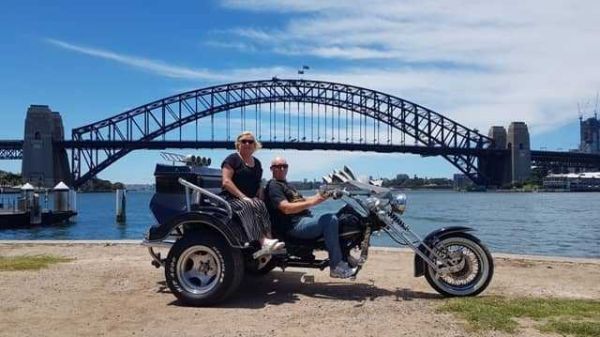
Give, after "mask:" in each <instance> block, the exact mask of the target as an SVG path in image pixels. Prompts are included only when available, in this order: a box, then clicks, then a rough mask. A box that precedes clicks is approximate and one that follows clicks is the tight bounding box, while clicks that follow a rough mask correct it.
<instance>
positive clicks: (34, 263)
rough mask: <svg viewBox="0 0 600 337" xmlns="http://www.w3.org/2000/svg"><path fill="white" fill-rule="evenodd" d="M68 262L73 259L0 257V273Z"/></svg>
mask: <svg viewBox="0 0 600 337" xmlns="http://www.w3.org/2000/svg"><path fill="white" fill-rule="evenodd" d="M70 261H73V259H69V258H65V257H59V256H52V255H33V256H30V255H20V256H0V271H14V270H39V269H41V268H47V267H48V266H49V265H51V264H56V263H61V262H70Z"/></svg>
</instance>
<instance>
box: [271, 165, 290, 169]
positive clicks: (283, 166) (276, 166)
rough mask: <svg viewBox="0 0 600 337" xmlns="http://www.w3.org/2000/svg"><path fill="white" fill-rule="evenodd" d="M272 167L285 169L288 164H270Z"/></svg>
mask: <svg viewBox="0 0 600 337" xmlns="http://www.w3.org/2000/svg"><path fill="white" fill-rule="evenodd" d="M271 168H272V169H278V170H287V168H288V164H279V165H271Z"/></svg>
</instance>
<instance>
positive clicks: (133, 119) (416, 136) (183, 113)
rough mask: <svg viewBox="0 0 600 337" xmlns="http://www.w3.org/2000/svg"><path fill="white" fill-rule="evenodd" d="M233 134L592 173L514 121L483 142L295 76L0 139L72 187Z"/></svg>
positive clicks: (481, 173) (514, 177)
mask: <svg viewBox="0 0 600 337" xmlns="http://www.w3.org/2000/svg"><path fill="white" fill-rule="evenodd" d="M242 130H250V131H252V132H253V133H254V134H255V135H256V137H257V138H258V139H259V140H260V141H261V142H262V144H263V147H264V148H267V149H297V150H337V151H369V152H384V153H412V154H418V155H422V156H441V157H443V158H445V159H446V160H447V161H448V162H449V164H451V165H453V166H455V167H456V168H457V169H458V170H459V171H460V172H462V173H463V174H465V175H466V176H467V177H469V178H470V179H471V180H472V181H473V182H474V183H476V184H478V185H487V186H492V185H495V186H500V185H503V184H506V183H511V182H515V181H523V180H525V179H526V178H527V177H528V175H529V172H530V169H531V166H532V165H547V166H551V167H562V168H565V167H573V168H577V169H599V168H600V156H599V155H594V154H585V153H574V152H557V151H532V150H531V149H530V146H529V133H528V130H527V126H526V125H525V124H524V123H522V122H515V123H512V124H511V125H510V127H509V128H508V132H507V131H506V129H504V127H492V128H491V129H490V132H489V133H488V135H484V134H482V133H480V132H479V131H478V130H477V129H473V128H469V127H467V126H465V125H463V124H461V123H459V122H457V121H454V120H452V119H450V118H448V117H446V116H444V115H442V114H440V113H437V112H435V111H433V110H431V109H428V108H426V107H424V106H421V105H419V104H417V103H413V102H411V101H408V100H405V99H402V98H399V97H396V96H393V95H389V94H385V93H382V92H379V91H376V90H371V89H367V88H361V87H357V86H353V85H347V84H340V83H332V82H325V81H312V80H301V79H277V78H273V79H271V80H260V81H247V82H238V83H229V84H223V85H216V86H211V87H207V88H202V89H198V90H193V91H188V92H184V93H181V94H177V95H173V96H170V97H166V98H163V99H159V100H156V101H154V102H151V103H148V104H145V105H141V106H139V107H136V108H134V109H130V110H127V111H125V112H122V113H120V114H117V115H115V116H112V117H108V118H105V119H102V120H100V121H97V122H94V123H90V124H88V125H84V126H81V127H77V128H74V129H73V130H72V131H71V139H65V137H64V131H63V126H62V119H61V116H60V115H59V114H58V113H55V112H52V111H51V110H50V108H49V107H48V106H44V105H32V106H31V107H30V108H29V110H28V113H27V118H26V122H25V136H24V139H23V140H0V159H21V160H22V161H23V165H22V167H23V172H22V174H23V177H24V179H25V180H28V181H31V182H33V183H37V184H39V185H45V186H50V185H52V184H54V183H56V182H58V181H60V180H63V181H67V182H69V183H70V184H72V185H73V186H74V187H76V188H77V187H79V186H81V185H82V184H83V183H85V182H86V181H88V180H90V179H91V178H93V177H94V176H96V175H97V174H98V173H100V172H101V171H102V170H104V169H105V168H107V167H108V166H110V165H111V164H113V163H114V162H116V161H117V160H119V159H120V158H123V157H124V156H126V155H127V154H128V153H130V152H132V151H134V150H139V149H168V148H195V149H216V148H223V149H231V148H233V147H234V144H233V140H234V139H235V137H236V136H237V134H239V133H240V131H242Z"/></svg>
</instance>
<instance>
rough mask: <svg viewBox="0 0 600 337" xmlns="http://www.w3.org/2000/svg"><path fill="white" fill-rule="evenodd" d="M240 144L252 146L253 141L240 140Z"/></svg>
mask: <svg viewBox="0 0 600 337" xmlns="http://www.w3.org/2000/svg"><path fill="white" fill-rule="evenodd" d="M240 143H242V144H254V140H253V139H242V140H240Z"/></svg>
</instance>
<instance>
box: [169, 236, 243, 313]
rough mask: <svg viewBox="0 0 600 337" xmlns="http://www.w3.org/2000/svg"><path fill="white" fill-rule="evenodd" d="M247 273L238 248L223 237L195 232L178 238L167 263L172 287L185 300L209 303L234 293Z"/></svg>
mask: <svg viewBox="0 0 600 337" xmlns="http://www.w3.org/2000/svg"><path fill="white" fill-rule="evenodd" d="M243 275H244V261H243V260H242V254H241V252H240V250H239V249H236V248H232V247H230V246H229V244H228V243H227V242H226V241H225V239H223V238H222V237H220V236H218V235H215V234H213V233H209V232H196V233H193V234H192V235H189V236H184V237H183V238H182V239H180V240H178V241H177V242H175V244H174V245H173V247H172V248H171V250H170V251H169V254H168V255H167V260H166V263H165V278H166V283H167V285H168V287H169V289H170V290H171V291H172V292H173V294H174V295H175V297H177V298H178V299H179V300H180V301H181V302H183V304H186V305H191V306H209V305H214V304H217V303H219V302H221V301H223V300H225V299H226V298H227V297H228V296H229V295H230V294H231V293H233V292H234V291H235V290H236V289H237V288H238V286H239V285H240V282H241V281H242V278H243Z"/></svg>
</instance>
